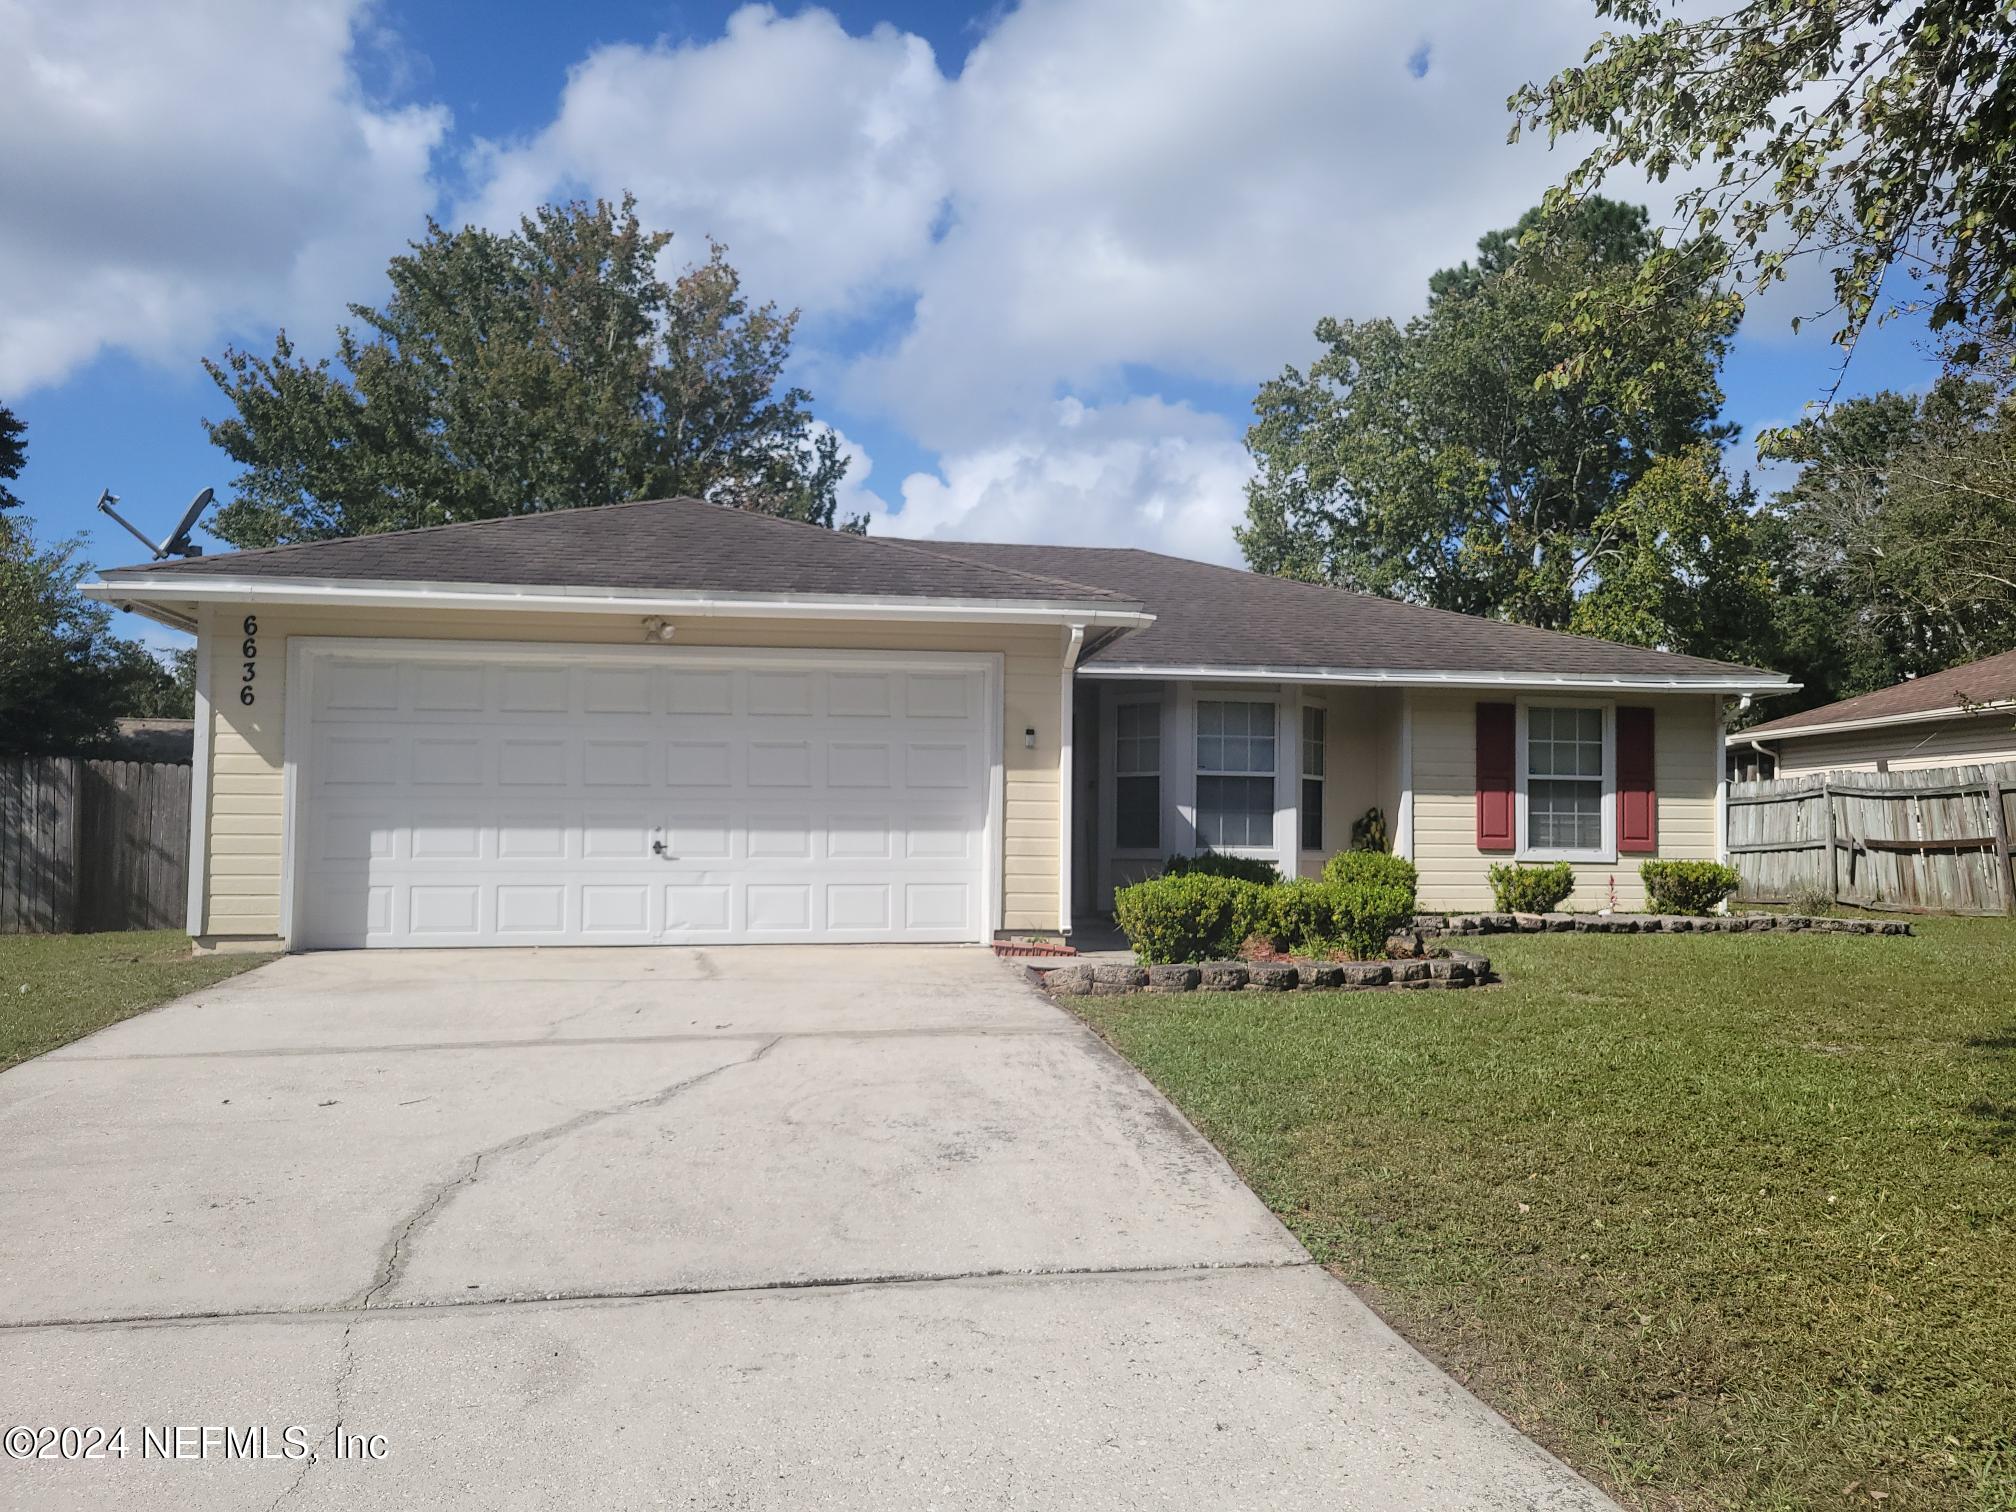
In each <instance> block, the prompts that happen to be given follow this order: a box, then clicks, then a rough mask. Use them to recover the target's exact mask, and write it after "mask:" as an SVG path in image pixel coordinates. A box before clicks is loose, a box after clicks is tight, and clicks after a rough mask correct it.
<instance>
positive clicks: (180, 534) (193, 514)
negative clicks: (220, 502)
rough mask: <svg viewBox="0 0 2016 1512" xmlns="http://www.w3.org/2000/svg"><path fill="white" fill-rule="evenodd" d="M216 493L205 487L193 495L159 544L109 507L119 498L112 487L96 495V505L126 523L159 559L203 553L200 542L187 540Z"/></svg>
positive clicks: (134, 536) (142, 543)
mask: <svg viewBox="0 0 2016 1512" xmlns="http://www.w3.org/2000/svg"><path fill="white" fill-rule="evenodd" d="M216 497H217V490H216V489H214V488H206V489H204V490H203V492H201V493H199V494H198V495H196V497H195V498H193V499H191V500H190V501H189V507H188V508H187V509H186V510H184V511H183V513H182V523H181V524H179V525H177V526H176V527H175V529H174V530H173V531H172V532H171V533H170V534H169V536H168V538H167V539H166V540H164V541H163V542H162V543H161V544H160V545H159V546H156V545H155V544H154V543H153V542H152V541H150V540H148V539H147V537H146V536H145V535H143V534H142V533H141V531H140V528H139V527H138V526H137V525H135V524H134V523H133V522H132V521H131V520H129V519H127V518H126V517H125V516H124V515H122V514H121V513H119V511H118V510H116V509H114V508H113V507H112V506H113V505H114V504H117V503H118V502H119V495H117V494H115V493H114V492H112V490H111V489H109V488H108V489H106V490H105V491H104V492H103V493H101V494H99V495H98V507H99V509H101V510H102V511H104V512H105V513H106V514H108V515H110V516H112V518H113V519H115V520H117V521H118V522H119V523H120V524H121V525H124V526H125V527H126V530H127V533H128V534H130V535H131V536H132V537H133V538H134V539H135V540H136V541H138V542H139V543H140V544H141V545H142V546H145V547H146V548H147V549H148V550H149V551H151V552H153V553H154V560H155V561H157V562H158V561H160V560H161V558H163V557H168V556H201V555H203V548H202V547H201V546H192V545H190V544H189V532H190V531H192V530H194V529H195V528H196V521H197V520H198V519H199V518H200V517H201V516H202V514H203V511H204V510H206V509H208V508H209V507H210V501H211V500H212V499H214V498H216Z"/></svg>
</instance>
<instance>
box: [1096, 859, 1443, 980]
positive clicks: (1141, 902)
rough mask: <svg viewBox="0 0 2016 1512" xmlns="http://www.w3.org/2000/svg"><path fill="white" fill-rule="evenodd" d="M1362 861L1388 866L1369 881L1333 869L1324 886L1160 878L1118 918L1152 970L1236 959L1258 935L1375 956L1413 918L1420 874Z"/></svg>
mask: <svg viewBox="0 0 2016 1512" xmlns="http://www.w3.org/2000/svg"><path fill="white" fill-rule="evenodd" d="M1359 855H1360V856H1361V858H1362V859H1364V860H1367V861H1375V862H1383V863H1385V865H1384V866H1383V867H1379V868H1366V869H1365V874H1364V875H1362V876H1361V875H1359V874H1358V870H1357V868H1355V867H1346V868H1344V869H1343V872H1344V875H1343V877H1341V878H1339V877H1330V876H1328V875H1327V873H1328V871H1329V868H1325V871H1326V878H1325V880H1323V881H1321V882H1317V881H1312V880H1305V879H1300V878H1298V879H1296V880H1295V881H1292V882H1275V883H1273V884H1271V885H1267V884H1262V883H1258V882H1252V881H1248V880H1246V879H1244V878H1241V877H1226V876H1216V875H1212V874H1210V873H1199V872H1197V871H1195V870H1192V871H1191V872H1189V873H1187V874H1183V875H1177V876H1161V877H1155V878H1151V879H1150V880H1149V881H1146V882H1137V883H1135V884H1134V885H1133V886H1132V887H1123V888H1121V889H1120V890H1119V891H1118V892H1117V893H1115V894H1114V895H1113V917H1114V919H1115V920H1116V921H1117V922H1118V923H1119V925H1120V928H1121V930H1122V932H1124V933H1125V934H1126V936H1127V941H1128V943H1129V944H1130V945H1132V946H1133V947H1134V953H1135V955H1136V956H1137V957H1138V958H1139V959H1140V960H1141V962H1142V963H1143V964H1144V965H1149V966H1171V965H1181V964H1186V963H1190V962H1196V961H1223V960H1229V959H1231V958H1232V957H1233V956H1236V955H1237V954H1238V953H1239V949H1240V947H1241V946H1242V945H1244V944H1245V943H1246V941H1247V939H1248V938H1249V937H1251V936H1253V935H1262V936H1264V937H1266V939H1267V940H1268V941H1269V942H1271V943H1272V945H1273V946H1274V948H1275V949H1276V950H1283V951H1288V952H1290V953H1292V954H1295V955H1309V956H1328V955H1330V954H1332V953H1333V952H1336V951H1343V952H1346V953H1347V954H1349V955H1350V956H1352V957H1353V958H1354V959H1359V960H1369V959H1373V958H1376V957H1378V956H1382V955H1384V954H1385V953H1386V939H1387V937H1388V936H1389V935H1392V934H1394V933H1396V932H1398V931H1399V930H1402V929H1404V928H1406V927H1407V925H1408V924H1409V923H1410V922H1411V921H1412V920H1413V917H1414V885H1413V871H1414V868H1413V867H1412V866H1411V865H1409V864H1408V863H1407V862H1406V861H1401V860H1398V858H1395V857H1391V856H1379V855H1374V854H1372V853H1369V852H1367V853H1359ZM1340 859H1341V858H1340ZM1396 861H1397V865H1396V864H1395V863H1396ZM1400 868H1405V870H1404V872H1403V871H1401V870H1400Z"/></svg>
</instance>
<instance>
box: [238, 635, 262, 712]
mask: <svg viewBox="0 0 2016 1512" xmlns="http://www.w3.org/2000/svg"><path fill="white" fill-rule="evenodd" d="M244 628H245V644H244V645H242V646H240V647H239V648H238V652H239V654H240V655H241V656H243V657H244V658H245V660H244V661H243V662H242V663H240V665H241V666H243V667H244V669H245V675H244V676H243V677H241V678H240V679H239V680H238V702H240V703H241V704H250V703H256V702H257V701H258V700H257V698H256V697H255V696H254V695H253V692H252V680H253V678H255V677H257V676H258V675H259V619H258V616H256V615H251V614H248V615H246V616H245V626H244Z"/></svg>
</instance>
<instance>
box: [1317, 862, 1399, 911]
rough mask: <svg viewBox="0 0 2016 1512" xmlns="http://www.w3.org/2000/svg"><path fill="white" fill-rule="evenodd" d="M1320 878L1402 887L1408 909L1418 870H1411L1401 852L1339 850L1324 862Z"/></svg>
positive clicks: (1327, 880)
mask: <svg viewBox="0 0 2016 1512" xmlns="http://www.w3.org/2000/svg"><path fill="white" fill-rule="evenodd" d="M1323 880H1324V881H1325V882H1345V883H1357V884H1363V885H1367V886H1372V887H1404V888H1406V889H1407V897H1408V911H1409V912H1410V913H1411V912H1412V911H1413V897H1414V893H1415V890H1416V888H1417V887H1418V886H1419V885H1420V881H1421V874H1420V873H1419V872H1417V871H1415V870H1414V863H1413V862H1412V861H1409V860H1408V859H1407V858H1406V857H1405V856H1394V855H1389V854H1387V853H1386V852H1385V851H1339V852H1337V854H1336V855H1334V856H1332V857H1331V858H1330V859H1329V860H1328V861H1327V862H1325V863H1324V866H1323Z"/></svg>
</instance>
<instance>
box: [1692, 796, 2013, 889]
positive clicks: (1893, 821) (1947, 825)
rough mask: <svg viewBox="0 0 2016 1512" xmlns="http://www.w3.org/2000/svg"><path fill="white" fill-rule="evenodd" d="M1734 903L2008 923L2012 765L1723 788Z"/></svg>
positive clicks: (2011, 864)
mask: <svg viewBox="0 0 2016 1512" xmlns="http://www.w3.org/2000/svg"><path fill="white" fill-rule="evenodd" d="M1728 809H1729V833H1728V844H1729V858H1730V860H1731V862H1732V863H1734V865H1735V867H1736V870H1737V873H1738V875H1740V876H1741V877H1742V879H1743V884H1742V887H1741V889H1740V890H1739V892H1738V894H1737V898H1736V901H1737V902H1739V903H1789V902H1791V901H1793V899H1794V898H1795V897H1796V896H1799V895H1805V894H1815V893H1825V894H1827V895H1829V896H1831V897H1833V898H1834V899H1835V900H1836V901H1837V902H1842V903H1851V904H1855V905H1857V906H1859V907H1863V908H1879V909H1903V910H1907V911H1912V912H1927V913H1977V914H1978V913H2006V914H2016V863H2012V860H2011V853H2010V835H2011V833H2012V832H2016V762H1999V763H1995V764H1993V765H1987V766H1953V767H1931V768H1927V769H1925V770H1923V771H1911V772H1875V773H1871V772H1827V773H1823V774H1819V775H1814V776H1806V777H1790V778H1782V779H1779V780H1776V781H1769V782H1732V783H1731V784H1730V785H1729V803H1728Z"/></svg>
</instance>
